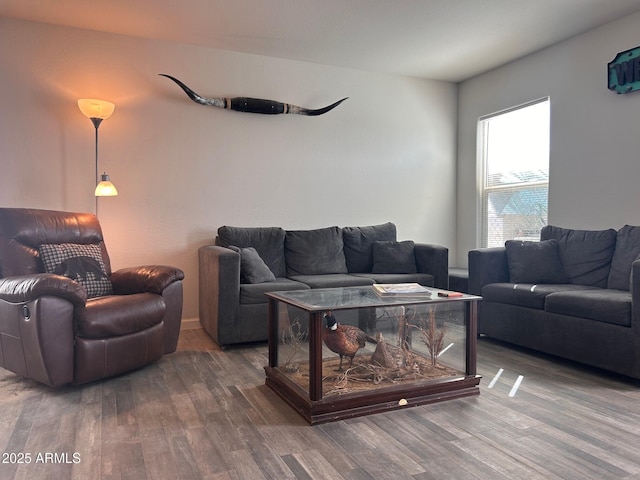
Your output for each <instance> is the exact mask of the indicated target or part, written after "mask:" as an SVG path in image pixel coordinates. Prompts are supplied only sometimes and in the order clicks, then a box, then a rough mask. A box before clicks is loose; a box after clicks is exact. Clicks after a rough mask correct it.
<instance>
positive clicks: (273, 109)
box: [158, 73, 349, 116]
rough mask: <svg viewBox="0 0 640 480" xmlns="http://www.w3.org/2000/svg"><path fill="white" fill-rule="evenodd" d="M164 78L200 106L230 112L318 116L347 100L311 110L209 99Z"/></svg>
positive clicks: (247, 100) (237, 99)
mask: <svg viewBox="0 0 640 480" xmlns="http://www.w3.org/2000/svg"><path fill="white" fill-rule="evenodd" d="M158 75H161V76H163V77H167V78H168V79H170V80H173V81H174V82H175V83H176V84H178V86H179V87H180V88H182V90H184V92H185V93H186V94H187V96H188V97H189V98H190V99H191V100H193V101H194V102H196V103H199V104H200V105H209V106H211V107H218V108H226V109H230V110H235V111H237V112H248V113H261V114H264V115H278V114H291V115H305V116H318V115H322V114H324V113H327V112H328V111H330V110H333V109H334V108H336V107H337V106H338V105H340V104H341V103H342V102H344V101H345V100H346V99H347V98H349V97H345V98H343V99H342V100H338V101H337V102H335V103H332V104H331V105H328V106H326V107H324V108H317V109H310V108H304V107H298V106H297V105H291V104H290V103H282V102H276V101H275V100H264V99H261V98H250V97H233V98H224V97H214V98H207V97H203V96H201V95H199V94H197V93H196V92H194V91H193V90H191V89H190V88H189V87H187V86H186V85H185V84H184V83H182V82H181V81H180V80H178V79H177V78H175V77H172V76H171V75H167V74H165V73H159V74H158Z"/></svg>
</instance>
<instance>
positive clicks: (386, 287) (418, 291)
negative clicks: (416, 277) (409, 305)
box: [373, 283, 431, 297]
mask: <svg viewBox="0 0 640 480" xmlns="http://www.w3.org/2000/svg"><path fill="white" fill-rule="evenodd" d="M373 291H374V292H376V294H377V295H380V296H381V297H391V296H428V295H431V290H429V289H428V288H427V287H425V286H423V285H420V284H419V283H374V284H373Z"/></svg>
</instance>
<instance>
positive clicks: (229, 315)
mask: <svg viewBox="0 0 640 480" xmlns="http://www.w3.org/2000/svg"><path fill="white" fill-rule="evenodd" d="M198 267H199V268H198V271H199V282H198V283H199V292H200V300H199V305H200V323H201V324H202V327H203V328H204V329H205V330H206V331H207V333H208V334H209V335H211V338H213V339H214V340H215V341H216V342H218V325H219V324H230V323H232V322H233V321H234V319H235V318H236V315H237V312H238V308H239V305H240V254H238V253H237V252H234V251H233V250H230V249H228V248H225V247H219V246H215V245H205V246H203V247H200V248H199V249H198Z"/></svg>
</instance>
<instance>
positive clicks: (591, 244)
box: [540, 225, 617, 288]
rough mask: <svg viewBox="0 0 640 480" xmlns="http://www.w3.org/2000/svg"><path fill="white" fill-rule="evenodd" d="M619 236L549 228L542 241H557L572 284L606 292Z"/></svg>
mask: <svg viewBox="0 0 640 480" xmlns="http://www.w3.org/2000/svg"><path fill="white" fill-rule="evenodd" d="M616 236H617V232H616V231H615V230H613V229H608V230H571V229H568V228H561V227H554V226H551V225H547V226H545V227H543V228H542V231H541V232H540V239H541V240H549V239H551V238H555V239H556V240H558V247H559V252H560V260H562V266H563V268H564V273H565V274H566V275H567V277H568V279H569V283H573V284H578V285H590V286H593V287H601V288H606V287H607V283H608V279H609V270H610V268H611V259H612V258H613V251H614V248H615V245H616Z"/></svg>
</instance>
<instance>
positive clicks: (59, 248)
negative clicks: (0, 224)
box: [38, 243, 113, 298]
mask: <svg viewBox="0 0 640 480" xmlns="http://www.w3.org/2000/svg"><path fill="white" fill-rule="evenodd" d="M38 253H39V255H40V258H41V259H42V263H43V265H44V269H45V272H47V273H55V274H57V275H63V276H65V277H68V278H70V279H71V280H75V281H76V282H78V283H79V284H80V285H82V286H83V287H84V289H85V290H86V291H87V298H94V297H102V296H105V295H111V294H112V293H113V286H112V285H111V281H110V280H109V277H108V276H107V270H106V267H105V264H104V260H103V258H102V248H101V245H100V244H98V243H91V244H87V245H82V244H77V243H60V244H53V243H45V244H42V245H40V247H39V248H38Z"/></svg>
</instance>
